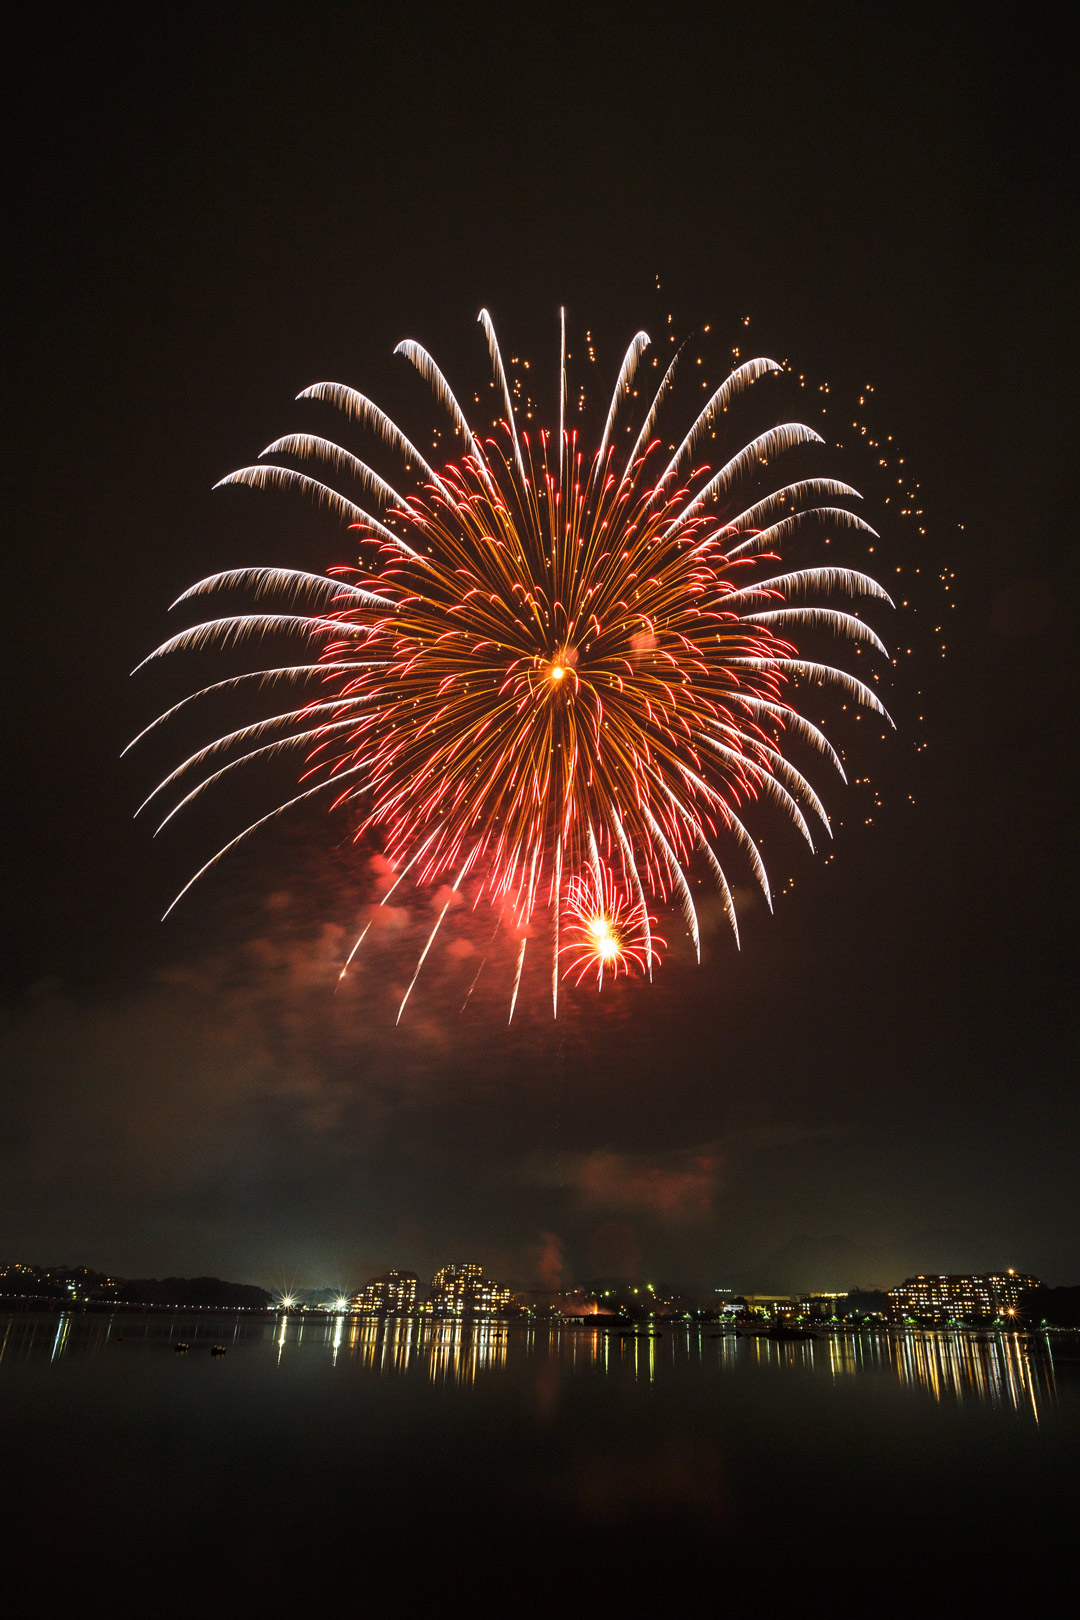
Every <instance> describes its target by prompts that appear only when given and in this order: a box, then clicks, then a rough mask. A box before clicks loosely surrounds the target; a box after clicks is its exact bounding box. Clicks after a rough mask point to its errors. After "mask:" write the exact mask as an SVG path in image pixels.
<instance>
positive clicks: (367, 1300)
mask: <svg viewBox="0 0 1080 1620" xmlns="http://www.w3.org/2000/svg"><path fill="white" fill-rule="evenodd" d="M417 1280H418V1279H417V1276H416V1272H415V1271H394V1270H390V1271H384V1272H383V1274H382V1276H381V1277H372V1279H371V1281H370V1282H369V1283H368V1284H367V1286H366V1287H365V1288H364V1290H363V1292H362V1293H359V1294H357V1295H356V1296H355V1298H354V1299H353V1307H352V1308H353V1310H354V1311H360V1312H361V1313H362V1314H363V1315H365V1316H411V1315H412V1314H413V1312H414V1311H415V1310H416V1285H417Z"/></svg>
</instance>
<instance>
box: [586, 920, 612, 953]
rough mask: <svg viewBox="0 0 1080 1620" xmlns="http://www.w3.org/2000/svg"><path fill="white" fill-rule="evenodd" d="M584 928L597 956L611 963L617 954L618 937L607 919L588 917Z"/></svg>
mask: <svg viewBox="0 0 1080 1620" xmlns="http://www.w3.org/2000/svg"><path fill="white" fill-rule="evenodd" d="M586 927H587V929H588V932H589V938H590V939H591V940H592V942H593V946H594V948H595V950H596V954H597V956H600V957H602V958H603V960H604V961H605V962H613V961H614V960H615V958H616V957H617V956H618V954H619V936H618V935H617V934H616V932H615V930H614V928H612V926H611V923H610V921H609V920H608V918H607V917H590V918H589V921H588V923H587V924H586Z"/></svg>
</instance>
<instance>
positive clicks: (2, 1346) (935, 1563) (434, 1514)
mask: <svg viewBox="0 0 1080 1620" xmlns="http://www.w3.org/2000/svg"><path fill="white" fill-rule="evenodd" d="M179 1342H184V1343H186V1344H188V1345H189V1349H188V1350H187V1351H185V1352H180V1353H178V1352H177V1350H176V1345H177V1343H179ZM213 1345H220V1346H223V1347H224V1350H225V1354H218V1355H216V1356H215V1355H212V1354H211V1347H212V1346H213ZM1078 1456H1080V1340H1078V1339H1077V1338H1076V1337H1073V1336H1062V1337H1059V1338H1057V1339H1049V1340H1048V1339H1034V1340H1031V1341H1024V1340H1022V1339H1019V1338H1015V1337H1011V1336H1002V1337H993V1338H987V1339H985V1341H984V1342H980V1341H979V1339H977V1338H976V1337H975V1336H973V1335H966V1334H960V1333H949V1334H945V1333H940V1334H918V1333H914V1332H911V1333H903V1334H898V1333H894V1334H888V1335H886V1334H850V1335H844V1336H839V1337H835V1338H824V1339H819V1340H816V1341H812V1342H800V1343H774V1342H772V1341H770V1340H768V1339H764V1338H758V1339H750V1340H742V1339H739V1340H737V1339H735V1338H734V1337H732V1336H725V1335H722V1334H720V1333H718V1332H717V1331H716V1330H715V1329H712V1328H707V1327H706V1328H702V1329H701V1330H698V1329H693V1330H684V1329H682V1328H676V1329H674V1330H672V1329H671V1328H669V1327H667V1326H666V1325H665V1326H663V1327H662V1328H660V1329H659V1334H658V1336H650V1335H649V1334H648V1333H647V1331H646V1330H641V1331H640V1332H638V1333H636V1334H634V1335H630V1336H627V1335H622V1336H620V1335H619V1334H618V1333H615V1332H612V1331H608V1330H591V1329H589V1328H587V1327H566V1328H561V1329H558V1330H552V1331H549V1330H547V1329H543V1330H535V1331H533V1330H528V1329H524V1328H519V1327H517V1326H507V1325H504V1324H494V1323H492V1324H478V1325H477V1326H475V1327H473V1328H471V1329H470V1328H468V1327H462V1326H460V1325H449V1324H448V1325H438V1324H424V1325H420V1324H417V1323H411V1322H388V1323H385V1324H378V1323H371V1322H361V1321H358V1320H355V1319H353V1320H351V1321H349V1320H342V1319H336V1320H335V1319H320V1318H315V1317H310V1316H309V1317H304V1318H292V1319H289V1320H287V1321H274V1320H273V1319H269V1318H267V1319H263V1318H258V1317H248V1316H237V1317H231V1316H222V1315H217V1314H215V1313H201V1314H199V1315H198V1316H190V1315H177V1316H175V1317H171V1316H166V1315H147V1316H143V1317H140V1316H115V1317H108V1316H103V1315H102V1316H95V1315H78V1314H60V1315H49V1316H31V1315H14V1316H11V1317H6V1318H5V1317H0V1491H2V1499H0V1512H2V1522H3V1524H4V1526H5V1528H6V1529H7V1530H8V1531H9V1532H10V1533H11V1535H12V1538H13V1540H12V1552H11V1553H10V1554H9V1559H8V1563H7V1568H8V1569H9V1570H10V1569H11V1568H12V1567H13V1564H12V1561H14V1563H15V1564H18V1565H22V1566H25V1568H27V1569H28V1570H29V1572H30V1574H31V1576H32V1578H34V1579H35V1580H39V1581H42V1582H44V1583H45V1585H44V1586H43V1588H42V1595H43V1596H44V1595H46V1593H48V1594H49V1595H50V1596H51V1597H52V1598H55V1597H58V1596H59V1595H60V1594H61V1593H62V1592H64V1591H66V1590H67V1589H71V1590H73V1591H74V1590H78V1589H80V1587H81V1586H82V1585H84V1584H85V1582H86V1580H87V1579H88V1578H89V1576H90V1575H92V1578H93V1580H94V1582H95V1583H100V1582H102V1581H104V1582H106V1583H108V1584H109V1585H110V1586H113V1585H115V1584H116V1583H119V1588H118V1590H122V1591H123V1592H124V1593H126V1594H128V1595H129V1596H130V1595H133V1594H134V1593H136V1592H139V1593H141V1594H143V1595H144V1596H145V1597H146V1598H147V1600H151V1599H152V1601H153V1605H154V1608H155V1609H156V1612H158V1613H170V1614H171V1613H174V1612H175V1613H181V1612H185V1613H189V1612H190V1607H189V1605H190V1602H191V1601H192V1600H194V1599H199V1600H203V1599H205V1600H208V1601H210V1600H212V1601H214V1602H215V1603H218V1602H220V1603H226V1602H236V1603H239V1604H241V1607H242V1608H244V1607H246V1605H247V1604H248V1603H249V1602H251V1603H253V1602H255V1601H256V1600H258V1601H260V1602H261V1601H264V1600H265V1602H267V1603H268V1604H270V1609H269V1610H267V1611H265V1612H272V1611H273V1609H274V1607H276V1605H277V1604H278V1603H279V1602H281V1601H284V1599H285V1598H286V1597H287V1598H289V1599H290V1601H291V1600H293V1599H310V1600H311V1601H315V1600H321V1599H324V1598H327V1599H328V1598H330V1597H331V1596H332V1595H335V1594H336V1595H337V1596H342V1597H344V1596H349V1597H350V1601H352V1600H359V1599H360V1598H361V1597H364V1599H365V1601H366V1600H368V1599H371V1600H375V1599H379V1600H380V1601H382V1600H385V1599H392V1600H398V1599H400V1600H401V1602H402V1603H403V1604H404V1606H405V1610H406V1611H407V1610H408V1608H409V1605H410V1603H411V1602H412V1601H415V1600H418V1599H419V1598H420V1597H426V1596H429V1595H434V1596H436V1597H439V1596H443V1597H447V1598H448V1597H449V1596H450V1594H451V1593H452V1592H456V1593H457V1594H458V1597H459V1598H460V1599H462V1600H463V1601H464V1600H467V1606H469V1607H471V1608H472V1609H473V1610H474V1612H476V1613H487V1612H495V1611H496V1610H498V1612H500V1613H502V1612H504V1610H505V1609H506V1608H507V1607H508V1606H509V1607H511V1608H514V1607H516V1608H518V1609H519V1610H521V1609H529V1610H531V1609H533V1608H540V1607H544V1606H550V1605H551V1604H552V1603H557V1602H561V1601H563V1600H565V1601H566V1602H568V1603H570V1605H571V1607H580V1606H581V1605H582V1604H585V1606H586V1607H590V1606H593V1605H595V1604H597V1603H606V1602H607V1601H608V1600H616V1599H617V1600H618V1601H620V1602H623V1603H631V1604H633V1603H635V1602H636V1601H638V1600H642V1599H644V1598H645V1597H648V1598H650V1599H656V1600H660V1599H671V1600H672V1601H675V1600H678V1599H682V1600H686V1599H689V1598H690V1597H691V1596H693V1595H695V1589H696V1587H697V1586H698V1585H699V1584H700V1583H701V1581H702V1580H706V1581H707V1582H708V1583H709V1590H710V1591H711V1592H714V1593H715V1595H716V1597H717V1600H718V1601H719V1600H721V1599H724V1601H732V1600H735V1599H736V1597H737V1598H738V1600H739V1601H740V1602H746V1603H747V1604H753V1603H757V1602H758V1601H760V1600H763V1599H764V1598H765V1597H766V1595H767V1594H768V1593H773V1594H774V1595H775V1594H777V1593H780V1592H783V1593H789V1594H790V1600H791V1602H792V1603H793V1605H794V1606H795V1607H799V1606H800V1604H806V1603H809V1602H810V1600H811V1597H812V1598H813V1602H814V1604H815V1605H816V1604H817V1603H818V1602H819V1601H820V1602H825V1601H828V1602H830V1603H832V1602H836V1601H841V1600H848V1599H853V1600H858V1599H862V1598H866V1599H873V1598H874V1597H875V1596H882V1595H884V1591H885V1589H889V1590H892V1591H894V1592H896V1593H899V1592H901V1591H903V1592H906V1593H907V1594H908V1595H909V1596H911V1597H913V1598H914V1597H915V1594H916V1591H917V1590H918V1589H920V1587H921V1586H922V1584H923V1583H924V1582H925V1581H927V1580H931V1579H932V1581H933V1583H934V1586H933V1590H934V1593H935V1595H936V1596H935V1600H938V1599H941V1600H943V1599H944V1598H946V1597H950V1596H953V1597H956V1596H961V1595H964V1596H966V1597H971V1596H972V1595H974V1594H980V1595H985V1596H986V1597H988V1598H989V1597H991V1596H992V1595H995V1594H996V1595H997V1597H998V1598H1000V1597H1002V1596H1003V1595H1004V1593H1005V1592H1006V1590H1008V1591H1010V1592H1011V1591H1013V1590H1014V1589H1015V1590H1018V1591H1019V1592H1021V1594H1022V1593H1023V1592H1024V1591H1025V1589H1026V1591H1027V1593H1028V1595H1029V1596H1031V1597H1033V1598H1034V1597H1037V1591H1036V1590H1035V1589H1034V1588H1032V1585H1031V1582H1032V1580H1033V1578H1035V1572H1040V1573H1039V1574H1038V1578H1037V1580H1036V1587H1039V1583H1040V1582H1041V1581H1042V1580H1043V1579H1044V1578H1046V1575H1047V1571H1048V1569H1049V1568H1050V1567H1051V1566H1053V1565H1054V1564H1056V1563H1057V1562H1058V1561H1059V1560H1060V1559H1061V1558H1062V1557H1063V1556H1064V1553H1065V1549H1067V1547H1068V1546H1069V1544H1070V1542H1071V1540H1072V1536H1073V1530H1074V1521H1075V1513H1076V1487H1077V1479H1078V1471H1077V1458H1078ZM883 1583H884V1584H883ZM912 1583H914V1584H912ZM1040 1589H1041V1588H1040ZM799 1594H802V1596H801V1597H800V1595H799ZM725 1595H726V1596H725ZM924 1595H925V1594H924ZM785 1601H787V1599H785Z"/></svg>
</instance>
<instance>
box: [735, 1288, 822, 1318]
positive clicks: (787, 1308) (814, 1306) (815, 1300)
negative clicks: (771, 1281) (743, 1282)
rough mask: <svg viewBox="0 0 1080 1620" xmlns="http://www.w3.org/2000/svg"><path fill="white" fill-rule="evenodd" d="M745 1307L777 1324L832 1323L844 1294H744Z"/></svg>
mask: <svg viewBox="0 0 1080 1620" xmlns="http://www.w3.org/2000/svg"><path fill="white" fill-rule="evenodd" d="M742 1297H743V1299H744V1301H745V1305H744V1306H740V1309H745V1310H748V1311H749V1312H750V1313H751V1314H752V1315H754V1316H764V1317H768V1319H769V1320H770V1321H776V1322H800V1321H804V1320H812V1321H816V1322H822V1321H831V1320H832V1318H833V1317H834V1316H835V1315H836V1313H837V1307H838V1306H839V1303H840V1301H841V1300H842V1299H843V1298H844V1297H845V1296H844V1295H843V1294H825V1293H817V1294H744V1295H743V1296H742Z"/></svg>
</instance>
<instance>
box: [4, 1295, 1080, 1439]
mask: <svg viewBox="0 0 1080 1620" xmlns="http://www.w3.org/2000/svg"><path fill="white" fill-rule="evenodd" d="M1064 1342H1066V1343H1069V1342H1070V1341H1064ZM113 1343H122V1344H125V1345H129V1346H133V1347H138V1346H142V1347H145V1348H154V1347H156V1348H170V1347H171V1348H173V1349H175V1347H176V1345H177V1344H178V1343H183V1344H186V1345H189V1346H190V1352H191V1353H192V1354H198V1353H200V1352H202V1353H204V1354H205V1352H206V1351H207V1349H208V1348H209V1345H210V1344H211V1343H214V1344H216V1345H218V1346H219V1347H221V1346H224V1347H225V1348H226V1349H230V1348H232V1349H236V1348H240V1349H242V1350H243V1351H244V1352H246V1353H250V1352H251V1351H252V1350H256V1349H257V1348H258V1347H259V1346H260V1345H262V1346H265V1347H270V1346H272V1347H273V1350H274V1354H275V1357H276V1361H277V1363H278V1364H279V1365H281V1364H282V1363H283V1362H289V1361H291V1360H293V1359H295V1358H296V1357H297V1356H298V1355H301V1354H303V1355H304V1356H308V1355H310V1354H311V1353H312V1352H314V1353H315V1355H316V1356H319V1355H327V1354H328V1355H329V1360H330V1363H331V1365H332V1366H333V1367H335V1368H336V1367H338V1366H339V1365H342V1366H344V1365H351V1366H353V1367H355V1368H356V1369H358V1370H360V1371H362V1372H364V1373H366V1374H368V1375H373V1376H376V1377H394V1376H402V1375H410V1374H415V1373H417V1372H422V1373H423V1374H424V1375H425V1376H426V1378H427V1379H428V1380H429V1381H430V1382H431V1383H432V1384H434V1385H440V1386H447V1385H469V1384H473V1383H475V1382H476V1381H477V1380H478V1379H479V1378H481V1377H482V1376H489V1375H495V1374H498V1373H499V1372H500V1371H502V1370H503V1369H506V1368H507V1367H508V1365H509V1364H510V1363H511V1362H514V1363H516V1364H520V1363H521V1362H522V1360H523V1359H524V1360H525V1361H527V1362H531V1363H533V1364H535V1365H538V1364H540V1363H543V1362H547V1363H551V1364H553V1365H554V1366H555V1368H556V1369H557V1370H558V1371H559V1372H561V1373H563V1374H571V1375H572V1374H574V1373H600V1374H605V1375H616V1374H617V1375H619V1376H621V1377H624V1378H625V1377H627V1376H629V1377H630V1378H632V1379H633V1380H634V1381H635V1382H642V1383H649V1384H652V1383H655V1382H656V1381H657V1378H658V1377H663V1376H664V1375H665V1374H666V1373H669V1372H671V1371H672V1370H674V1369H678V1368H679V1367H684V1368H685V1367H690V1366H693V1367H694V1368H696V1369H700V1370H705V1369H708V1368H709V1367H712V1368H713V1369H714V1370H715V1371H716V1372H717V1373H718V1374H720V1375H721V1376H722V1375H723V1374H724V1373H725V1372H733V1371H735V1370H736V1369H743V1370H745V1369H747V1367H748V1366H749V1367H757V1368H760V1369H761V1370H762V1371H765V1370H768V1369H772V1370H774V1371H777V1372H785V1371H788V1372H792V1373H799V1374H802V1375H804V1376H805V1375H807V1374H817V1375H821V1374H828V1375H829V1377H830V1379H831V1381H832V1382H834V1383H835V1382H837V1381H840V1380H844V1379H851V1378H857V1377H864V1378H865V1377H868V1376H870V1377H878V1378H882V1377H884V1378H888V1379H892V1380H895V1381H897V1382H898V1383H899V1384H900V1385H901V1386H903V1387H904V1388H907V1389H911V1390H916V1391H921V1392H923V1393H924V1394H927V1395H929V1396H931V1397H932V1398H933V1400H935V1401H937V1402H939V1403H940V1402H947V1403H951V1404H953V1405H955V1406H962V1405H964V1404H965V1403H973V1404H975V1405H978V1406H982V1407H987V1408H990V1409H999V1410H1011V1411H1013V1412H1017V1413H1022V1414H1025V1415H1026V1416H1028V1417H1029V1418H1031V1419H1033V1420H1034V1422H1036V1423H1038V1421H1039V1418H1040V1415H1041V1414H1042V1413H1043V1412H1045V1410H1046V1408H1047V1407H1048V1406H1050V1405H1053V1404H1055V1403H1056V1401H1057V1394H1058V1391H1057V1369H1056V1367H1055V1341H1054V1338H1053V1337H1052V1336H1050V1335H1033V1336H1031V1337H1027V1336H1025V1335H1022V1334H1008V1333H1000V1334H987V1333H983V1334H973V1333H969V1332H963V1331H939V1332H920V1331H915V1330H911V1329H905V1330H902V1331H895V1332H891V1333H884V1332H864V1333H859V1332H852V1333H837V1334H833V1335H828V1336H824V1337H822V1338H819V1339H812V1340H794V1341H782V1340H781V1341H775V1340H772V1339H769V1338H768V1337H767V1336H765V1335H764V1334H758V1335H754V1336H747V1337H745V1338H743V1337H739V1336H737V1335H735V1334H733V1333H720V1332H717V1331H715V1330H713V1329H711V1328H709V1327H702V1328H683V1327H681V1326H679V1327H674V1328H672V1327H670V1326H667V1325H665V1326H664V1327H663V1328H662V1329H660V1328H657V1329H649V1328H647V1327H644V1326H642V1327H640V1328H632V1329H627V1330H620V1331H616V1330H611V1329H606V1328H604V1329H601V1328H589V1327H588V1326H577V1325H575V1326H555V1327H551V1328H549V1327H546V1326H545V1327H537V1326H523V1325H521V1324H518V1323H513V1322H509V1323H508V1322H503V1321H497V1320H489V1321H484V1320H481V1321H475V1322H472V1323H469V1322H446V1321H437V1322H432V1321H430V1320H423V1319H417V1318H412V1319H410V1318H389V1319H386V1320H379V1319H372V1318H364V1317H355V1316H354V1317H344V1316H337V1317H323V1316H315V1315H313V1314H303V1315H296V1316H281V1317H280V1318H278V1319H276V1320H275V1319H273V1318H266V1319H263V1318H259V1317H254V1318H253V1317H245V1316H234V1317H210V1319H203V1318H193V1317H191V1316H187V1315H183V1314H180V1313H177V1314H176V1315H172V1316H167V1315H164V1314H162V1315H152V1316H145V1317H139V1316H135V1317H128V1316H97V1315H82V1314H73V1313H71V1312H67V1311H61V1312H59V1313H57V1314H56V1315H48V1316H31V1315H12V1316H9V1317H7V1318H4V1319H0V1363H2V1362H4V1361H5V1359H8V1360H9V1361H38V1362H40V1361H47V1362H49V1363H50V1364H55V1363H57V1362H62V1361H64V1360H65V1359H66V1358H69V1357H71V1356H86V1355H93V1354H95V1353H99V1352H101V1351H103V1350H105V1349H106V1348H107V1347H108V1346H110V1344H113Z"/></svg>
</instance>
